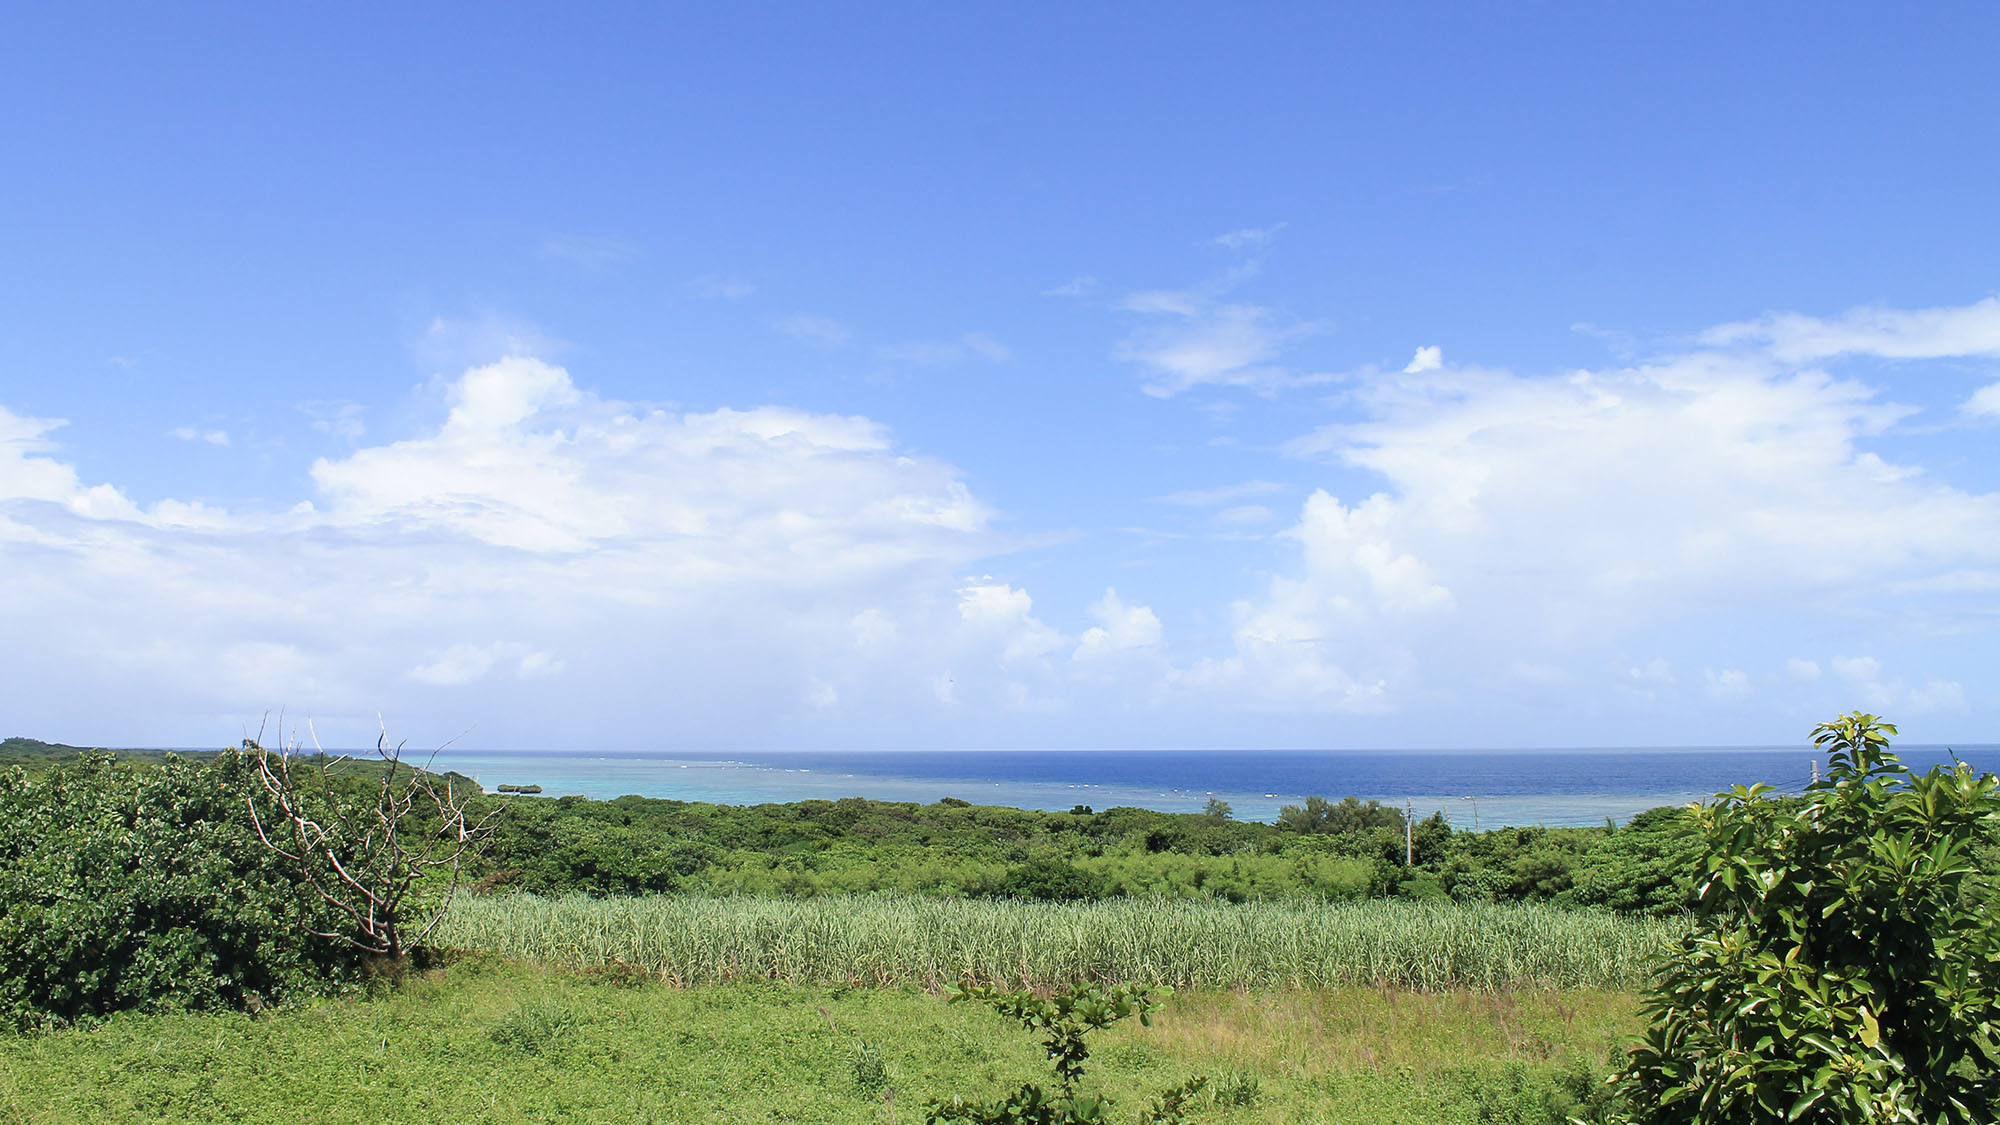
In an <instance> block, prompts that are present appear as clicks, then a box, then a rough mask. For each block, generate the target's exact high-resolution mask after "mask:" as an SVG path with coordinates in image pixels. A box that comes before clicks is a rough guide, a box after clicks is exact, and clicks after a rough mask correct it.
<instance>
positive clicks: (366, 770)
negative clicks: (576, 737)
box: [0, 737, 540, 792]
mask: <svg viewBox="0 0 2000 1125" xmlns="http://www.w3.org/2000/svg"><path fill="white" fill-rule="evenodd" d="M244 749H246V750H247V749H249V744H248V743H247V742H246V744H245V746H244ZM93 752H97V753H104V752H108V753H112V754H115V755H116V756H117V758H118V760H119V761H120V762H124V763H125V764H127V765H150V766H157V765H159V764H160V763H162V762H165V761H166V760H167V756H168V755H169V754H171V755H174V756H176V757H181V758H190V759H193V760H195V761H201V760H204V759H207V758H213V757H214V756H215V755H216V754H218V753H221V751H218V750H145V749H122V750H107V749H106V748H105V747H102V746H70V745H67V744H65V743H61V742H43V741H42V740H41V739H38V738H21V737H15V738H9V739H6V740H5V741H0V769H6V768H7V767H9V766H22V767H24V768H26V769H27V770H28V772H29V773H35V772H37V771H40V770H44V769H47V768H49V767H50V766H53V765H57V764H59V763H62V762H68V761H74V760H75V758H76V756H77V755H78V754H89V753H93ZM325 757H326V756H325V755H321V754H301V755H299V760H300V761H302V762H304V763H305V764H307V765H309V766H310V765H316V764H317V763H318V762H320V761H321V760H323V759H324V758H325ZM403 768H405V769H414V768H416V767H414V766H412V765H411V764H410V763H409V762H404V763H403ZM335 771H336V772H338V773H352V774H358V775H361V776H364V777H379V776H381V772H382V763H381V762H380V761H378V760H376V759H375V757H374V754H373V752H363V753H360V754H357V755H354V756H352V757H348V758H347V759H346V760H345V761H342V762H340V763H339V764H338V765H337V766H336V767H335ZM426 772H428V771H426ZM435 776H438V777H443V778H445V779H447V780H449V781H451V782H452V783H454V784H456V785H460V786H463V787H465V788H468V789H474V790H477V789H479V783H478V782H476V781H474V780H472V779H471V778H469V777H466V776H465V775H464V774H461V773H459V772H457V771H456V770H447V771H445V772H444V773H441V774H436V775H435ZM536 792H540V787H539V786H537V787H536Z"/></svg>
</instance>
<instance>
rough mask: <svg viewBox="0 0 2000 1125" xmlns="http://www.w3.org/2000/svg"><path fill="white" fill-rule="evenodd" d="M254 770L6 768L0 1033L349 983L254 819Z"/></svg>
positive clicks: (233, 1003)
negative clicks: (249, 803) (250, 809)
mask: <svg viewBox="0 0 2000 1125" xmlns="http://www.w3.org/2000/svg"><path fill="white" fill-rule="evenodd" d="M253 778H254V773H253V768H252V767H251V765H250V764H249V762H248V761H247V760H246V759H245V758H244V757H243V756H241V755H240V754H237V753H234V752H228V753H224V754H222V755H219V756H217V757H216V758H214V759H212V760H211V761H209V762H206V763H204V764H200V765H197V764H195V763H192V762H189V761H185V760H183V759H180V758H169V759H167V761H166V762H165V764H164V765H163V766H162V767H161V768H159V769H147V770H143V771H135V770H129V769H125V768H122V767H120V766H119V765H118V764H117V763H116V761H115V760H114V759H113V758H112V757H110V756H109V755H105V754H92V755H86V756H83V757H81V758H79V759H78V760H77V761H76V762H74V763H73V764H69V765H63V766H59V767H56V768H53V769H50V770H48V771H47V772H45V773H43V774H40V775H39V776H36V777H33V778H30V777H28V776H27V775H26V774H25V773H23V772H22V771H20V770H19V769H15V770H11V771H7V772H5V773H0V903H4V904H5V909H4V910H0V1025H11V1026H14V1027H20V1028H26V1027H35V1026H45V1025H52V1024H61V1023H66V1022H70V1021H74V1020H78V1019H83V1018H87V1017H92V1016H100V1015H103V1014H106V1013H109V1012H113V1011H117V1010H120V1009H126V1008H147V1009H158V1008H169V1007H184V1008H193V1009H211V1008H243V1007H249V1008H261V1007H263V1006H265V1005H266V1004H270V1003H276V1002H278V1001H281V1000H283V999H284V998H285V997H287V996H290V995H294V994H297V993H301V992H306V993H310V992H318V991H323V990H325V989H326V988H328V987H330V986H331V985H333V984H335V983H337V982H339V981H340V980H343V979H347V978H349V977H351V976H352V974H353V973H354V970H355V968H356V966H355V962H354V959H353V957H352V955H351V954H350V953H349V952H348V951H347V950H345V949H343V948H342V947H341V946H340V945H339V944H338V943H336V942H333V941H330V940H327V939H324V938H318V937H314V936H312V935H311V934H310V933H308V932H307V931H308V930H310V929H329V928H331V926H332V922H331V921H330V920H329V919H328V918H327V917H326V914H325V911H324V909H323V908H322V907H321V905H320V904H319V903H317V902H316V901H308V900H307V899H306V898H305V897H302V896H301V894H300V893H299V888H298V887H297V885H296V884H295V883H294V881H293V877H292V873H291V871H290V870H289V869H288V865H287V864H285V862H284V861H283V860H281V859H280V858H279V857H278V856H276V855H275V854H273V853H272V852H271V851H269V850H268V849H267V848H265V847H264V846H263V844H262V843H261V842H259V841H258V839H257V837H256V835H255V834H254V833H253V832H252V831H251V830H250V828H249V827H248V825H247V823H246V819H247V818H246V815H245V805H244V802H245V801H246V800H255V799H261V792H260V790H259V788H258V786H257V785H256V783H255V781H254V779H253Z"/></svg>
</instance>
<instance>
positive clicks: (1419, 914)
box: [439, 895, 1682, 990]
mask: <svg viewBox="0 0 2000 1125" xmlns="http://www.w3.org/2000/svg"><path fill="white" fill-rule="evenodd" d="M1681 929H1682V927H1681V925H1680V924H1679V923H1677V922H1671V921H1660V920H1654V919H1627V918H1619V917H1613V916H1610V915H1604V914H1593V913H1583V912H1578V911H1573V910H1564V909H1560V908H1556V907H1551V906H1543V905H1521V906H1496V905H1485V904H1459V903H1441V902H1408V901H1379V900H1378V901H1367V902H1344V903H1318V902H1272V903H1245V904H1242V905H1232V904H1228V903H1220V902H1203V901H1186V900H1165V899H1114V900H1109V901H1104V902H1091V903H1080V904H1053V903H1027V902H996V901H976V900H963V899H934V898H920V897H905V896H890V895H865V896H851V897H831V898H814V899H768V898H749V897H734V898H710V897H694V896H679V895H661V896H654V897H646V898H622V899H592V898H586V897H583V896H580V895H578V896H569V897H564V898H555V899H545V898H538V897H535V896H533V895H508V896H496V897H490V898H477V899H468V900H461V901H460V902H459V903H458V904H457V905H455V906H453V907H452V911H451V914H450V915H449V916H448V917H447V918H446V920H445V923H444V925H443V926H442V927H441V933H440V934H439V937H440V939H441V940H442V941H443V942H444V943H445V944H447V945H452V946H456V947H459V948H464V949H473V950H478V951H481V952H486V953H494V954H498V955H501V956H504V957H514V958H520V959H523V960H528V961H535V962H540V963H543V964H553V965H562V966H571V967H590V966H597V965H609V964H613V963H617V962H623V963H625V964H629V965H634V966H639V967H643V968H645V969H647V970H648V971H651V972H654V973H657V974H659V975H660V976H662V977H664V978H666V979H668V980H671V981H675V982H679V983H686V984H698V983H709V982H718V981H730V980H744V979H767V980H779V981H786V982H791V983H811V984H839V983H848V984H869V985H889V984H913V985H917V986H920V987H925V988H938V987H942V986H944V985H946V984H950V983H954V982H958V981H963V980H967V979H970V980H975V981H979V982H982V983H990V984H996V985H1000V986H1002V987H1008V988H1045V987H1052V986H1056V985H1061V984H1066V983H1070V982H1074V981H1078V980H1083V979H1100V980H1110V981H1134V982H1141V983H1146V984H1164V985H1171V986H1174V987H1180V988H1185V987H1203V986H1208V987H1224V988H1263V987H1292V988H1299V987H1308V988H1328V987H1335V986H1340V985H1355V984H1362V985H1392V986H1399V987H1404V988H1419V989H1432V990H1442V989H1476V990H1501V989H1514V988H1550V987H1554V988H1575V987H1604V988H1630V987H1635V986H1638V985H1640V984H1643V983H1644V982H1645V980H1646V976H1647V972H1648V969H1647V965H1648V961H1649V958H1650V957H1651V955H1653V954H1655V953H1656V952H1658V951H1660V950H1662V949H1664V948H1666V947H1667V946H1668V945H1670V944H1671V943H1672V942H1673V941H1674V940H1675V939H1676V938H1677V937H1678V936H1679V934H1680V932H1681Z"/></svg>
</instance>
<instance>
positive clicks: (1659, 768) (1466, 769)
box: [411, 745, 2000, 828]
mask: <svg viewBox="0 0 2000 1125" xmlns="http://www.w3.org/2000/svg"><path fill="white" fill-rule="evenodd" d="M1956 751H1957V754H1958V756H1959V757H1960V758H1961V759H1963V760H1965V761H1967V762H1970V763H1971V764H1972V765H1973V766H1974V767H1975V768H1978V769H1982V770H1990V769H2000V745H1976V746H1961V747H1957V748H1956ZM1896 752H1897V754H1898V755H1899V756H1900V757H1901V758H1902V759H1903V761H1904V762H1905V763H1906V764H1908V765H1910V766H1911V767H1913V768H1916V769H1924V768H1928V767H1929V766H1930V765H1932V764H1935V763H1941V762H1949V761H1950V760H1951V756H1952V751H1951V750H1950V749H1948V748H1946V747H1943V746H1918V745H1911V746H1899V747H1897V748H1896ZM411 760H416V759H415V758H414V757H413V758H412V759H411ZM1817 760H1818V759H1817V758H1816V757H1815V755H1814V753H1813V751H1812V749H1811V748H1810V747H1771V746H1754V747H1720V748H1718V747H1699V748H1696V747H1688V748H1673V747H1659V748H1648V749H1603V750H1481V751H1464V750H1454V751H1445V750H1395V751H1387V750H954V751H935V752H927V751H914V750H911V751H858V752H844V753H835V752H772V753H754V754H753V753H731V754H720V753H717V754H704V753H676V754H673V755H671V756H665V755H663V756H615V755H603V754H594V753H589V752H582V751H481V750H461V749H456V748H450V749H446V750H444V751H441V752H440V753H439V754H438V756H437V758H436V761H435V767H434V768H439V769H452V770H457V771H458V772H460V773H462V774H465V775H466V776H468V777H472V778H474V779H476V780H478V781H479V782H480V783H481V784H482V785H484V786H485V787H486V788H488V789H489V790H490V789H493V788H494V787H496V786H499V785H540V786H541V787H542V790H543V796H545V797H554V796H562V795H565V794H577V795H581V796H585V797H595V798H604V799H608V798H612V797H618V796H622V795H625V794H637V795H639V796H645V797H666V798H671V799H674V800H681V801H707V802H713V803H717V804H730V805H754V804H762V803H766V802H787V801H803V800H812V799H819V800H838V799H840V798H842V797H866V798H869V799H872V800H880V801H914V802H918V803H921V804H929V803H931V802H934V801H937V800H940V799H942V798H945V797H956V798H959V799H961V800H965V801H971V802H973V803H974V804H982V805H1011V806H1013V807H1016V808H1030V809H1051V810H1058V811H1060V810H1067V809H1070V808H1073V807H1075V806H1077V805H1088V806H1090V807H1092V808H1094V809H1106V808H1112V807H1115V806H1120V805H1129V806H1137V807H1140V808H1148V809H1158V810H1162V811H1166V812H1200V811H1201V810H1202V809H1203V808H1204V807H1205V806H1206V805H1207V803H1208V802H1209V801H1210V800H1211V799H1220V800H1222V801H1226V802H1228V803H1229V805H1230V808H1231V811H1232V813H1233V814H1234V815H1235V817H1236V818H1237V819H1239V820H1261V821H1272V820H1275V819H1277V816H1278V810H1279V809H1280V808H1281V807H1282V806H1285V805H1295V804H1300V803H1302V802H1303V801H1304V800H1305V798H1306V797H1308V796H1313V795H1317V796H1322V797H1326V798H1328V799H1330V800H1339V799H1340V798H1343V797H1347V796H1355V797H1359V798H1362V799H1363V800H1369V799H1373V800H1379V801H1381V802H1383V803H1384V804H1394V805H1399V806H1400V805H1404V804H1405V803H1406V802H1407V804H1408V807H1409V808H1410V809H1412V810H1413V811H1414V812H1415V813H1416V815H1417V816H1418V817H1420V818H1421V817H1425V816H1429V815H1431V814H1432V813H1434V812H1442V813H1443V814H1444V816H1445V818H1446V819H1447V820H1449V821H1450V822H1451V823H1452V824H1453V825H1454V826H1455V827H1460V828H1494V827H1500V826H1503V825H1525V824H1543V825H1549V826H1552V827H1553V826H1562V825H1584V824H1602V823H1604V821H1605V819H1606V818H1611V819H1614V820H1620V821H1623V820H1625V819H1628V818H1630V817H1631V816H1632V815H1633V814H1635V813H1639V812H1643V811H1644V810H1646V809H1650V808H1656V807H1658V806H1661V805H1679V804H1686V803H1688V802H1690V801H1700V800H1705V799H1708V798H1710V797H1712V796H1713V795H1714V794H1715V793H1717V792H1719V791H1722V790H1726V789H1728V788H1730V787H1732V786H1735V785H1748V784H1750V783H1752V782H1766V783H1768V784H1771V785H1775V786H1777V787H1778V788H1779V789H1780V790H1784V791H1788V792H1796V791H1798V790H1799V789H1802V788H1803V787H1804V786H1805V785H1806V784H1807V783H1808V782H1809V781H1810V780H1811V779H1812V771H1813V764H1814V762H1815V761H1817ZM1822 768H1823V765H1822Z"/></svg>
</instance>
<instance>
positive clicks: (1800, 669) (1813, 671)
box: [1785, 656, 1820, 683]
mask: <svg viewBox="0 0 2000 1125" xmlns="http://www.w3.org/2000/svg"><path fill="white" fill-rule="evenodd" d="M1785 675H1787V676H1790V677H1791V678H1792V679H1794V680H1796V681H1798V682H1799V683H1811V682H1812V681H1814V680H1817V679H1819V675H1820V672H1819V664H1818V662H1817V661H1812V660H1801V659H1799V658H1798V657H1796V656H1794V657H1792V658H1791V659H1789V660H1787V661H1785Z"/></svg>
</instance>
